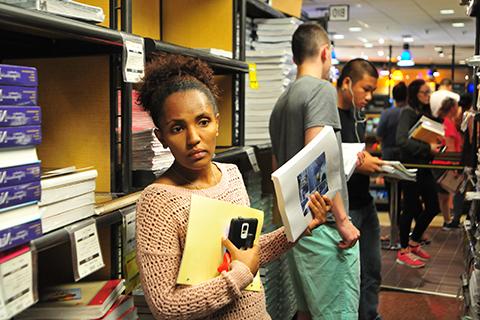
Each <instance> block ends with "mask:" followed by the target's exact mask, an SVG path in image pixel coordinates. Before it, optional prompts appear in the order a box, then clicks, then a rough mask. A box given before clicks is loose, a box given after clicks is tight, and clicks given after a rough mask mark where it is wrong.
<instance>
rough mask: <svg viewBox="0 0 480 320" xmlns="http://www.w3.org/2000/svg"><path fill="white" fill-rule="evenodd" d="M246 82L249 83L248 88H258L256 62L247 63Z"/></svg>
mask: <svg viewBox="0 0 480 320" xmlns="http://www.w3.org/2000/svg"><path fill="white" fill-rule="evenodd" d="M248 80H249V81H248V82H249V83H250V88H252V89H258V81H257V64H256V63H249V64H248Z"/></svg>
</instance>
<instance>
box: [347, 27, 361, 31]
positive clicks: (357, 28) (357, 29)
mask: <svg viewBox="0 0 480 320" xmlns="http://www.w3.org/2000/svg"><path fill="white" fill-rule="evenodd" d="M348 31H350V32H360V31H362V28H360V27H350V28H348Z"/></svg>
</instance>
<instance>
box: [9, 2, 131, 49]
mask: <svg viewBox="0 0 480 320" xmlns="http://www.w3.org/2000/svg"><path fill="white" fill-rule="evenodd" d="M0 30H1V35H0V38H1V40H2V58H8V57H15V58H24V57H31V56H34V57H41V56H59V55H75V54H94V53H116V52H121V49H122V47H123V41H122V35H121V33H120V32H118V31H116V30H112V29H108V28H104V27H100V26H96V25H94V24H89V23H85V22H80V21H76V20H73V19H68V18H63V17H59V16H55V15H52V14H47V13H43V12H37V11H30V10H25V9H21V8H17V7H14V6H10V5H5V4H0ZM33 47H34V48H35V50H34V51H29V50H28V49H30V48H33Z"/></svg>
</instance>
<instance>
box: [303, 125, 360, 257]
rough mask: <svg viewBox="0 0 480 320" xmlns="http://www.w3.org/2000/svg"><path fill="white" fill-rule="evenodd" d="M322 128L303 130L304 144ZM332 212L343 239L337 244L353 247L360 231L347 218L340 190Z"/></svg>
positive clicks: (333, 200) (344, 247) (334, 198)
mask: <svg viewBox="0 0 480 320" xmlns="http://www.w3.org/2000/svg"><path fill="white" fill-rule="evenodd" d="M322 129H323V127H312V128H308V129H307V130H305V142H304V144H305V145H307V144H308V143H309V142H310V141H311V140H312V139H313V138H315V136H316V135H317V134H319V133H320V131H322ZM342 165H343V164H342ZM332 212H333V215H334V216H335V222H336V225H337V230H338V232H339V233H340V236H341V237H342V239H343V240H342V241H341V242H340V243H339V244H338V246H339V247H340V248H341V249H347V248H350V247H353V246H354V245H355V243H356V242H357V240H358V238H359V237H360V231H358V229H357V228H355V226H354V225H353V224H352V222H351V221H350V219H348V215H347V213H346V211H345V206H344V204H343V200H342V196H341V194H340V192H337V194H336V195H335V196H334V197H333V199H332Z"/></svg>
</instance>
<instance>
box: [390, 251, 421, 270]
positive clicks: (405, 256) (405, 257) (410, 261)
mask: <svg viewBox="0 0 480 320" xmlns="http://www.w3.org/2000/svg"><path fill="white" fill-rule="evenodd" d="M396 261H397V263H398V264H403V265H405V266H407V267H410V268H414V269H417V268H423V267H425V263H424V262H422V261H420V259H418V257H417V256H416V255H414V254H412V253H410V251H409V250H408V251H405V252H400V251H398V253H397V260H396Z"/></svg>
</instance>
